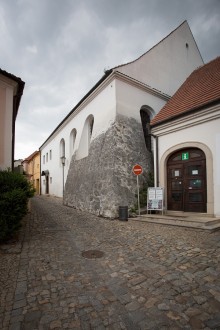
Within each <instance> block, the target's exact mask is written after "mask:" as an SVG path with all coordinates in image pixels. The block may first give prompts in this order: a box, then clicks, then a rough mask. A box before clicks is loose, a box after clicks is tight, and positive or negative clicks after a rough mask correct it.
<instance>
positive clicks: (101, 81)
mask: <svg viewBox="0 0 220 330" xmlns="http://www.w3.org/2000/svg"><path fill="white" fill-rule="evenodd" d="M185 23H187V21H184V22H183V23H181V24H180V25H179V26H178V27H177V28H176V29H174V30H173V31H172V32H171V33H170V34H168V35H167V36H166V37H165V38H163V39H162V40H161V41H159V42H158V43H157V44H156V45H155V46H153V47H152V48H151V49H149V50H148V51H147V52H145V53H144V54H142V55H141V56H139V57H138V58H136V59H135V60H133V61H131V62H128V63H124V64H120V65H117V66H115V67H113V68H111V69H108V70H104V75H103V76H102V77H101V78H100V79H99V80H98V82H97V83H96V84H95V85H94V86H93V87H92V88H91V89H90V90H89V92H88V93H87V94H86V95H85V96H84V97H83V98H82V99H81V100H80V101H79V102H78V103H77V104H76V105H75V107H74V108H73V109H72V110H71V111H70V112H69V113H68V114H67V115H66V117H65V118H64V119H63V120H62V121H61V122H60V123H59V125H58V126H57V127H56V128H55V129H54V130H53V131H52V133H51V134H50V135H49V136H48V138H47V139H46V140H45V141H44V142H43V144H42V145H41V146H40V147H39V149H41V148H42V147H43V146H44V144H45V143H46V142H47V141H48V140H49V139H50V138H51V136H53V134H54V133H55V132H56V131H57V130H58V129H59V128H60V127H61V126H62V125H63V123H65V121H66V120H67V119H68V118H69V117H70V116H71V115H72V114H73V112H74V111H76V110H77V108H78V107H79V106H80V105H81V104H82V103H83V102H84V101H85V100H86V99H87V98H88V97H89V96H90V95H91V94H92V93H93V92H94V91H95V90H96V88H98V87H99V86H100V85H101V84H102V83H103V82H104V81H105V80H106V79H107V78H108V77H109V76H110V75H111V74H112V73H114V72H118V69H119V68H122V67H124V66H126V65H129V64H132V63H135V62H137V61H138V60H139V59H140V58H141V57H143V56H145V55H146V54H147V53H149V52H150V51H151V50H152V49H154V48H155V47H156V46H157V45H159V44H160V43H162V42H163V41H164V40H165V39H167V38H168V37H169V36H170V35H172V33H174V32H175V31H176V30H177V29H179V28H180V27H181V26H182V25H183V24H185ZM187 24H188V23H187ZM196 46H197V45H196ZM197 48H198V47H197ZM200 56H201V54H200ZM201 58H202V57H201ZM119 72H120V71H119ZM136 80H137V79H136ZM142 83H143V82H142ZM145 85H146V84H145ZM149 87H150V88H152V89H154V90H155V91H156V90H157V89H156V88H154V87H153V86H149ZM158 92H160V91H158ZM160 93H161V95H162V94H164V95H166V94H165V93H162V92H160ZM166 96H167V97H168V96H169V95H166Z"/></svg>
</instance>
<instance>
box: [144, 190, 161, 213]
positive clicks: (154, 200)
mask: <svg viewBox="0 0 220 330" xmlns="http://www.w3.org/2000/svg"><path fill="white" fill-rule="evenodd" d="M163 199H164V191H163V188H161V187H150V188H148V192H147V212H148V210H149V211H151V210H160V211H163Z"/></svg>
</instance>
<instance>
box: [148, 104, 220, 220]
mask: <svg viewBox="0 0 220 330" xmlns="http://www.w3.org/2000/svg"><path fill="white" fill-rule="evenodd" d="M219 127H220V108H219V106H214V107H212V108H206V109H205V110H201V111H200V112H199V113H197V114H196V115H195V114H192V115H188V116H187V117H185V118H180V119H176V120H175V121H173V122H169V123H166V124H164V125H160V126H158V127H154V128H153V129H152V133H153V134H155V135H156V136H158V157H159V185H160V186H161V187H165V197H166V186H167V174H166V165H167V160H168V157H169V155H170V154H171V153H172V152H174V151H176V150H179V149H183V148H189V147H195V148H199V149H201V150H202V151H203V152H204V153H205V156H206V176H207V213H208V214H211V215H214V216H216V217H219V216H220V204H219V196H220V180H219V178H220V166H219V165H220V157H219V154H220V134H219ZM204 132H205V133H204Z"/></svg>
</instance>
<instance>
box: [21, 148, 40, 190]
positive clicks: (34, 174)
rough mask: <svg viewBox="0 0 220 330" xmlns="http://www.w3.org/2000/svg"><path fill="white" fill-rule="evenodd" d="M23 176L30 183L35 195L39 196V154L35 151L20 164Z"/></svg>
mask: <svg viewBox="0 0 220 330" xmlns="http://www.w3.org/2000/svg"><path fill="white" fill-rule="evenodd" d="M22 165H23V168H24V172H25V175H26V177H27V179H28V180H29V181H30V182H31V183H32V185H33V187H34V189H35V193H36V194H37V195H39V194H40V184H41V182H40V181H41V180H40V152H39V151H35V152H34V153H32V154H31V155H30V156H29V157H27V158H25V160H24V161H23V162H22Z"/></svg>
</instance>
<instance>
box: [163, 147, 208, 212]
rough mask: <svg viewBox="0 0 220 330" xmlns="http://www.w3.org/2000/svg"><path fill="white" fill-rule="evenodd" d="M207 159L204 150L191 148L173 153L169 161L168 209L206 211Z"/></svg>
mask: <svg viewBox="0 0 220 330" xmlns="http://www.w3.org/2000/svg"><path fill="white" fill-rule="evenodd" d="M206 190H207V189H206V159H205V154H204V153H203V151H202V150H200V149H197V148H189V149H183V150H179V151H178V152H175V153H174V154H172V155H171V156H170V157H169V159H168V163H167V209H168V210H173V211H184V212H206V201H207V192H206Z"/></svg>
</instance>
